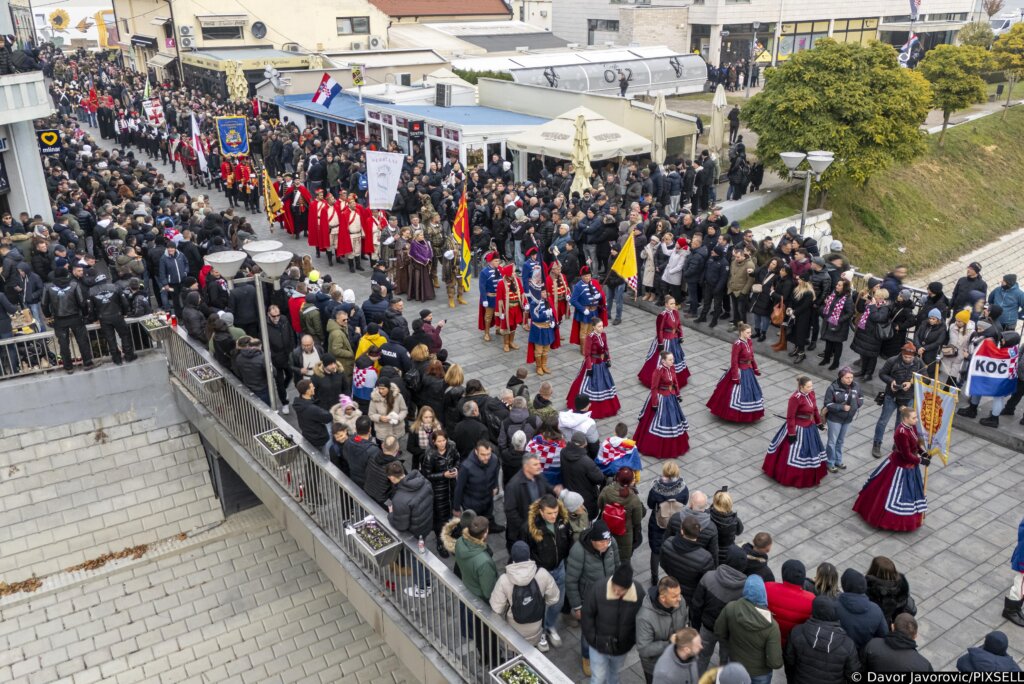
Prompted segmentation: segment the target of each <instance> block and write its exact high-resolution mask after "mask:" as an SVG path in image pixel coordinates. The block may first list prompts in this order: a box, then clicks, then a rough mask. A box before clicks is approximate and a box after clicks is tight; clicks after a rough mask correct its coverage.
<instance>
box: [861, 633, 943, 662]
mask: <svg viewBox="0 0 1024 684" xmlns="http://www.w3.org/2000/svg"><path fill="white" fill-rule="evenodd" d="M864 671H865V672H934V670H933V668H932V664H931V663H930V662H928V659H927V658H925V657H924V656H923V655H921V654H920V653H918V652H917V642H916V641H914V640H913V639H911V638H910V637H909V636H907V635H906V634H903V633H902V632H891V633H889V634H886V635H885V636H884V637H878V638H875V639H872V640H871V641H870V642H868V645H867V646H866V647H865V648H864Z"/></svg>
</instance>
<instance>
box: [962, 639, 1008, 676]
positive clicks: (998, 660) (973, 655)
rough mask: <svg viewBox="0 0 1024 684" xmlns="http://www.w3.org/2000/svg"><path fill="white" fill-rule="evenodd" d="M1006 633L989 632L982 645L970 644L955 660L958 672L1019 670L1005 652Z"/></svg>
mask: <svg viewBox="0 0 1024 684" xmlns="http://www.w3.org/2000/svg"><path fill="white" fill-rule="evenodd" d="M1006 647H1007V640H1006V635H1005V634H1003V633H1002V632H1000V631H998V630H997V631H995V632H989V633H988V635H986V636H985V643H984V645H983V646H981V647H978V646H972V647H971V648H969V649H967V653H965V654H963V655H962V656H960V658H959V659H957V661H956V669H957V671H958V672H1020V666H1019V665H1017V663H1016V662H1015V661H1014V660H1013V657H1012V656H1009V655H1007V653H1006Z"/></svg>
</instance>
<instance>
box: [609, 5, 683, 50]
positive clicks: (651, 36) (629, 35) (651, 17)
mask: <svg viewBox="0 0 1024 684" xmlns="http://www.w3.org/2000/svg"><path fill="white" fill-rule="evenodd" d="M689 13H690V9H689V7H651V6H650V5H634V6H625V7H620V8H619V41H620V42H621V43H622V44H623V45H633V44H637V45H665V46H666V47H669V48H671V49H673V50H676V51H677V52H681V53H683V54H686V53H688V52H689V51H690V25H689V21H688V17H689Z"/></svg>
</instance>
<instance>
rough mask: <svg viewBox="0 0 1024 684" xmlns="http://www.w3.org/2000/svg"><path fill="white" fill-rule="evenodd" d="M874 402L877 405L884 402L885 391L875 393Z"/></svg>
mask: <svg viewBox="0 0 1024 684" xmlns="http://www.w3.org/2000/svg"><path fill="white" fill-rule="evenodd" d="M875 403H876V404H878V405H879V406H881V405H882V404H884V403H885V392H884V391H882V392H879V393H878V394H876V395H875Z"/></svg>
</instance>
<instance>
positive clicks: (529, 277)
mask: <svg viewBox="0 0 1024 684" xmlns="http://www.w3.org/2000/svg"><path fill="white" fill-rule="evenodd" d="M521 273H522V280H523V287H525V288H526V295H527V297H529V298H530V301H536V300H538V299H540V293H541V291H542V290H543V289H544V267H543V266H541V264H540V262H539V261H537V248H536V247H530V249H528V250H526V259H525V260H524V261H523V268H522V271H521Z"/></svg>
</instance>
